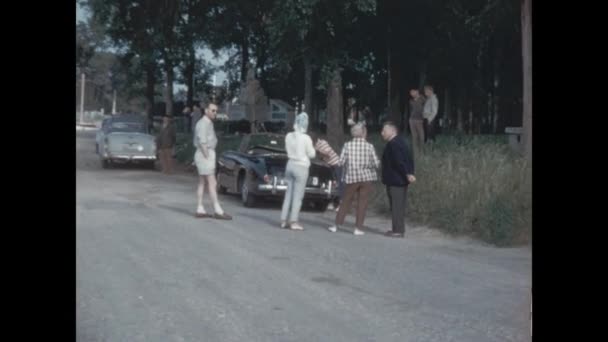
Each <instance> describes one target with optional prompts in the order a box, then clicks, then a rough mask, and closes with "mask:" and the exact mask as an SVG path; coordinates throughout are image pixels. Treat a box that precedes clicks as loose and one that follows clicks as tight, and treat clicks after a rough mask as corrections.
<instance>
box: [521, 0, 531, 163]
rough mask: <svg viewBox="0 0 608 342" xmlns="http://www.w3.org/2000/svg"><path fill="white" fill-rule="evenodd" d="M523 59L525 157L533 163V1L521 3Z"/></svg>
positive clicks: (523, 0) (527, 0) (528, 0)
mask: <svg viewBox="0 0 608 342" xmlns="http://www.w3.org/2000/svg"><path fill="white" fill-rule="evenodd" d="M521 26H522V28H521V34H522V39H521V40H522V57H523V80H524V82H523V83H524V85H523V91H524V94H523V147H524V156H525V157H526V159H528V161H530V162H532V0H522V2H521Z"/></svg>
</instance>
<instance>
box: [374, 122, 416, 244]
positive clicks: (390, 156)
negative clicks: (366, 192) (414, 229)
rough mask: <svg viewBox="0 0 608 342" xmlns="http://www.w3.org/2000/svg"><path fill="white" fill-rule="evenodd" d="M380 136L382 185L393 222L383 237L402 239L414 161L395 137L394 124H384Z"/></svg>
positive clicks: (398, 138) (413, 178)
mask: <svg viewBox="0 0 608 342" xmlns="http://www.w3.org/2000/svg"><path fill="white" fill-rule="evenodd" d="M381 134H382V138H383V139H384V140H385V141H386V142H387V143H386V146H385V147H384V152H383V153H382V183H383V184H384V185H386V193H387V195H388V200H389V204H390V207H391V213H392V221H393V227H392V229H391V230H390V231H388V232H386V233H385V234H384V235H386V236H388V237H401V238H402V237H403V235H404V234H405V203H406V195H407V187H408V185H409V184H411V183H414V182H415V181H416V177H415V176H414V159H413V158H412V156H411V154H410V152H409V150H408V148H407V147H406V146H405V141H404V140H403V139H402V138H400V137H399V136H398V135H397V126H396V125H395V124H394V123H392V122H390V121H387V122H385V123H384V127H383V128H382V133H381Z"/></svg>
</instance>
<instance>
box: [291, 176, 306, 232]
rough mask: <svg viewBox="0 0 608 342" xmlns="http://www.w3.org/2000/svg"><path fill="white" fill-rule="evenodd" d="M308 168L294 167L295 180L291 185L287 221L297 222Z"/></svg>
mask: <svg viewBox="0 0 608 342" xmlns="http://www.w3.org/2000/svg"><path fill="white" fill-rule="evenodd" d="M308 170H309V168H308V167H299V166H298V167H294V178H295V182H294V186H293V200H292V202H291V213H290V215H289V222H292V223H297V222H298V217H299V215H300V209H302V200H303V199H304V193H305V192H306V182H307V181H308Z"/></svg>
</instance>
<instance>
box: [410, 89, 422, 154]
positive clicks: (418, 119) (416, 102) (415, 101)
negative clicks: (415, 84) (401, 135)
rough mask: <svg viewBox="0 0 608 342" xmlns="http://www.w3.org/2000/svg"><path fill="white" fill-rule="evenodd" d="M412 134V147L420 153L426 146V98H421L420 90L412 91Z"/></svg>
mask: <svg viewBox="0 0 608 342" xmlns="http://www.w3.org/2000/svg"><path fill="white" fill-rule="evenodd" d="M410 96H411V97H412V99H411V100H410V132H411V133H412V145H413V146H414V150H415V151H416V152H419V151H420V149H421V148H422V145H423V144H424V123H423V122H424V121H423V119H424V117H423V116H422V112H423V109H424V98H423V97H422V96H420V91H419V90H418V89H412V90H410Z"/></svg>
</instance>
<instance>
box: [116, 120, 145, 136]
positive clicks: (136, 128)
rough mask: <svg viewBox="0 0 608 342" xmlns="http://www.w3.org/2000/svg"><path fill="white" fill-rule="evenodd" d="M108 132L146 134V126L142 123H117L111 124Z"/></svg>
mask: <svg viewBox="0 0 608 342" xmlns="http://www.w3.org/2000/svg"><path fill="white" fill-rule="evenodd" d="M110 132H127V133H131V132H132V133H146V126H145V125H144V123H143V122H127V121H118V122H112V124H111V125H110Z"/></svg>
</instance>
